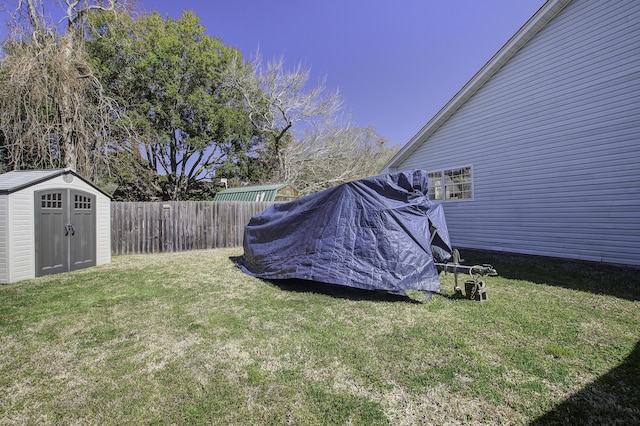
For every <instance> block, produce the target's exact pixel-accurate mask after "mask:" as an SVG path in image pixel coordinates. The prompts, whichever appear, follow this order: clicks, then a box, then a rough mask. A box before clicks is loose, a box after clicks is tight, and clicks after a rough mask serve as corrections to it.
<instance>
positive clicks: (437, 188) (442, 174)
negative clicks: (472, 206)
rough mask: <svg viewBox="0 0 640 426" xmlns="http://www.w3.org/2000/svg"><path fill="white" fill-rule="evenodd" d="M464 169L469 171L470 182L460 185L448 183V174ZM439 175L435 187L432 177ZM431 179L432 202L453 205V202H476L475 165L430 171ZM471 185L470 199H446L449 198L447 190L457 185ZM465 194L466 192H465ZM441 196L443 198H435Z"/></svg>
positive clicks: (430, 194) (430, 197)
mask: <svg viewBox="0 0 640 426" xmlns="http://www.w3.org/2000/svg"><path fill="white" fill-rule="evenodd" d="M464 169H469V175H470V176H469V180H468V181H462V182H458V183H447V182H446V174H447V173H451V172H455V171H463V170H464ZM435 174H439V178H438V182H439V184H438V185H434V183H433V177H432V175H435ZM428 177H429V192H428V195H429V199H430V200H431V201H437V202H439V203H452V202H460V201H463V202H464V201H473V200H474V183H473V164H467V165H464V166H459V167H446V168H440V169H437V170H432V171H428ZM467 184H468V185H469V190H468V192H469V193H470V197H468V198H446V196H447V188H448V187H449V188H450V187H452V186H455V185H467ZM463 192H464V191H463ZM436 195H439V196H440V197H441V198H436V197H435V196H436Z"/></svg>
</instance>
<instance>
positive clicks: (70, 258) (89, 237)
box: [35, 189, 96, 277]
mask: <svg viewBox="0 0 640 426" xmlns="http://www.w3.org/2000/svg"><path fill="white" fill-rule="evenodd" d="M35 206H36V209H35V254H36V255H35V258H36V276H38V277H39V276H42V275H48V274H57V273H59V272H67V271H73V270H76V269H80V268H86V267H88V266H94V265H95V264H96V260H95V259H96V214H95V196H94V195H93V194H88V193H86V192H82V191H77V190H70V189H54V190H46V191H38V192H36V194H35Z"/></svg>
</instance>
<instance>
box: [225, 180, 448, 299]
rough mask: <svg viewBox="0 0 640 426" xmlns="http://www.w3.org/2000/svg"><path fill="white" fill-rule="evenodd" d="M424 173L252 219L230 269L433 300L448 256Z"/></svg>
mask: <svg viewBox="0 0 640 426" xmlns="http://www.w3.org/2000/svg"><path fill="white" fill-rule="evenodd" d="M427 189H428V178H427V172H426V171H424V170H411V171H403V172H397V173H391V174H383V175H378V176H373V177H369V178H365V179H360V180H355V181H352V182H348V183H344V184H341V185H337V186H335V187H332V188H329V189H325V190H323V191H320V192H318V193H315V194H311V195H307V196H305V197H302V198H299V199H297V200H294V201H291V202H287V203H276V204H273V205H272V206H270V207H269V208H267V209H266V210H265V211H264V212H263V213H261V214H259V215H256V216H254V217H253V218H251V220H250V222H249V224H248V225H247V226H246V227H245V231H244V243H243V246H244V255H243V256H242V257H241V258H239V259H238V260H237V262H236V264H237V266H238V267H240V268H241V269H242V270H243V271H244V272H245V273H247V274H250V275H253V276H255V277H259V278H264V279H269V280H282V279H298V280H309V281H317V282H321V283H327V284H336V285H342V286H348V287H355V288H360V289H367V290H384V291H389V292H394V293H402V292H403V291H404V290H410V289H415V290H423V291H428V292H438V291H439V289H440V281H439V279H438V270H437V269H436V265H435V263H440V262H446V261H447V260H449V258H450V257H451V253H452V249H451V243H450V240H449V232H448V230H447V225H446V222H445V217H444V211H443V209H442V206H441V205H440V204H438V203H434V202H432V201H430V200H429V198H428V197H427Z"/></svg>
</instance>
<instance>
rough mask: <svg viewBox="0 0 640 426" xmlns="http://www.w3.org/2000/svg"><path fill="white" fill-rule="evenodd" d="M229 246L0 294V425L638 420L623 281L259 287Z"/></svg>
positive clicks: (631, 284)
mask: <svg viewBox="0 0 640 426" xmlns="http://www.w3.org/2000/svg"><path fill="white" fill-rule="evenodd" d="M240 254H241V250H238V249H228V250H212V251H198V252H185V253H178V254H162V255H140V256H138V255H136V256H121V257H115V258H114V259H113V263H112V264H110V265H105V266H100V267H97V268H92V269H86V270H82V271H77V272H74V273H69V274H61V275H56V276H49V277H43V278H38V279H35V280H30V281H24V282H20V283H16V284H11V285H4V286H0V422H1V423H3V424H16V423H18V424H54V423H56V424H57V423H62V424H71V423H73V424H76V423H80V424H224V425H226V424H302V425H307V424H310V425H315V424H352V425H356V424H361V425H372V424H392V425H402V424H408V425H409V424H410V425H413V424H451V423H454V424H531V423H535V424H554V423H555V424H567V423H573V424H576V423H587V424H589V423H592V424H599V423H615V422H618V423H619V424H632V423H638V422H640V409H639V408H638V407H640V344H639V341H640V309H639V308H640V285H639V284H640V282H639V280H638V272H639V271H638V270H634V269H624V268H615V267H609V266H606V265H594V264H589V263H583V262H573V261H559V260H557V259H545V258H537V257H523V256H515V255H504V254H498V253H481V252H466V253H465V252H464V251H463V256H464V257H466V259H467V263H485V262H488V263H492V264H493V265H494V266H495V267H496V269H498V272H499V273H500V276H499V277H492V278H488V279H487V282H488V291H489V293H488V294H489V300H488V301H486V302H481V303H479V302H472V301H468V300H464V299H458V298H456V297H454V292H453V276H452V275H450V274H449V275H446V276H442V277H441V278H442V281H443V283H442V294H441V295H436V296H434V298H433V299H432V300H431V301H429V302H427V301H426V299H425V297H424V295H423V294H421V293H419V292H410V293H409V297H408V298H402V297H391V296H385V295H378V294H375V293H369V292H360V291H349V290H347V289H339V288H338V289H330V291H329V290H328V289H327V288H325V287H322V286H307V287H305V286H303V285H302V283H269V282H265V281H262V280H259V279H255V278H252V277H249V276H247V275H245V274H243V273H242V272H240V271H239V270H238V269H236V268H235V267H234V266H233V262H232V260H231V259H230V258H232V257H234V256H238V255H240Z"/></svg>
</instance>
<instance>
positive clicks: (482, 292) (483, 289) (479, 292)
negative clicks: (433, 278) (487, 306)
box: [436, 249, 498, 302]
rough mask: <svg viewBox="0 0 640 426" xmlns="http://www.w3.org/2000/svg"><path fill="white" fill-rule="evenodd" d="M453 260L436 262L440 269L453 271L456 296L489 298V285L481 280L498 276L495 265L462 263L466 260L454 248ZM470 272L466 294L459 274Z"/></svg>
mask: <svg viewBox="0 0 640 426" xmlns="http://www.w3.org/2000/svg"><path fill="white" fill-rule="evenodd" d="M452 260H453V261H452V262H447V263H436V268H438V271H440V272H442V271H444V273H445V274H446V273H447V272H452V273H453V276H454V287H453V289H454V290H455V292H456V296H459V297H466V298H467V299H469V300H475V301H477V302H484V301H486V300H488V295H487V285H486V283H485V282H484V281H482V280H480V277H484V276H490V277H494V276H497V275H498V273H497V272H496V270H495V269H494V268H493V266H491V265H488V264H483V265H473V266H469V265H462V264H461V263H460V262H464V260H462V259H460V252H459V251H458V250H457V249H454V250H453V256H452ZM460 273H462V274H469V279H467V280H466V281H465V282H464V295H463V294H462V288H461V287H460V285H459V282H458V274H460Z"/></svg>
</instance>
